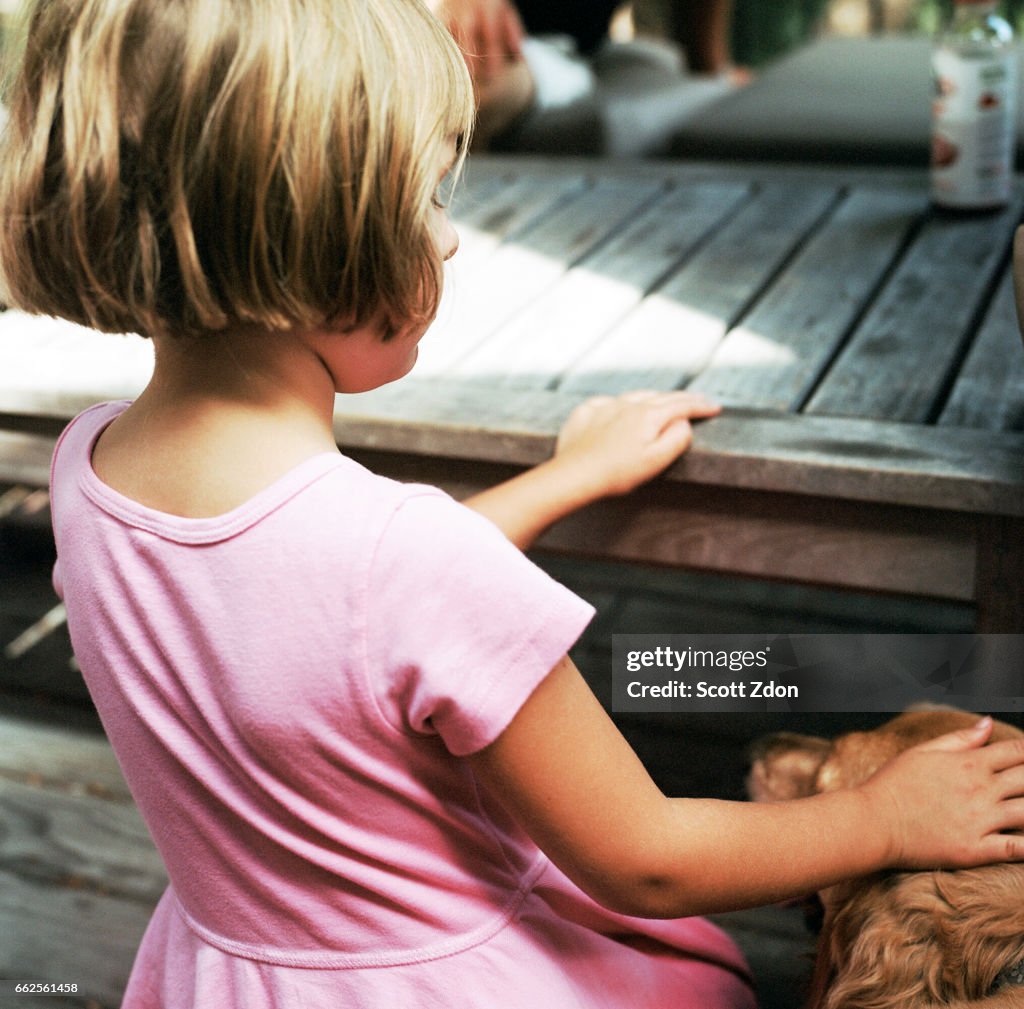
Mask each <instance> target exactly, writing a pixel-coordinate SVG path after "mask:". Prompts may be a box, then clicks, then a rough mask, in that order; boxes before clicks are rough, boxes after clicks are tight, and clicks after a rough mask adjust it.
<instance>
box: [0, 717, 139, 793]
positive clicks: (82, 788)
mask: <svg viewBox="0 0 1024 1009" xmlns="http://www.w3.org/2000/svg"><path fill="white" fill-rule="evenodd" d="M0 777H2V778H4V779H7V780H8V781H16V782H21V783H26V784H34V785H36V786H40V787H41V786H46V787H49V788H57V789H60V790H67V791H69V792H71V793H73V794H80V795H86V794H88V795H95V796H100V797H108V798H112V799H117V800H120V801H127V800H128V799H130V793H129V791H128V786H127V784H126V783H125V780H124V775H122V774H121V768H120V767H119V766H118V763H117V760H116V758H115V757H114V753H113V751H112V750H111V749H110V744H109V743H108V742H107V740H106V737H105V736H103V735H102V733H98V732H94V731H90V730H88V729H84V728H75V727H73V726H70V725H52V724H45V723H43V724H40V723H39V722H37V721H34V720H32V719H29V718H24V717H16V716H14V715H12V714H10V713H8V712H0Z"/></svg>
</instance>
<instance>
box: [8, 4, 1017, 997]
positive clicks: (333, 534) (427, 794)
mask: <svg viewBox="0 0 1024 1009" xmlns="http://www.w3.org/2000/svg"><path fill="white" fill-rule="evenodd" d="M10 100H11V120H10V124H9V126H8V128H7V131H6V133H5V135H4V140H3V143H4V149H3V153H2V164H0V214H2V222H0V223H2V227H0V263H2V267H3V274H4V287H5V291H4V296H5V297H6V298H7V299H8V300H9V301H10V302H11V303H13V304H16V305H20V306H22V307H24V308H26V309H29V310H32V311H39V312H48V313H52V314H56V315H60V316H63V317H65V318H68V319H73V320H75V321H77V322H82V323H86V324H88V325H91V326H95V327H98V328H99V329H103V330H107V331H113V332H116V331H124V330H137V331H139V332H141V333H143V334H145V335H147V336H149V337H151V338H152V339H153V340H154V343H155V346H156V367H155V371H154V374H153V378H152V381H151V383H150V384H149V386H148V387H147V388H146V390H145V391H144V392H143V394H142V395H141V396H140V397H139V399H138V400H136V401H135V402H134V403H132V404H125V403H108V404H103V405H100V406H97V407H94V408H93V409H91V410H88V411H86V412H85V413H84V414H82V415H81V416H80V417H78V418H77V419H76V420H75V421H74V422H73V423H72V424H71V425H70V426H69V428H68V429H67V430H66V432H65V433H64V435H63V437H62V439H61V442H60V444H59V446H58V448H57V452H56V455H55V459H54V468H53V482H52V493H53V514H54V524H55V532H56V537H57V546H58V553H59V561H58V566H57V569H56V572H55V581H56V584H57V586H58V590H59V591H61V592H62V593H63V595H64V597H65V599H66V602H67V606H68V613H69V621H70V627H71V632H72V638H73V641H74V646H75V651H76V654H77V656H78V658H79V661H80V663H81V666H82V669H83V672H84V674H85V677H86V679H87V681H88V684H89V688H90V690H91V692H92V694H93V697H94V699H95V702H96V706H97V708H98V710H99V712H100V714H101V716H102V718H103V722H104V725H105V727H106V730H107V732H108V734H109V736H110V739H111V742H112V743H113V745H114V747H115V749H116V751H117V754H118V757H119V759H120V760H121V762H122V764H123V767H124V771H125V774H126V776H127V779H128V781H129V784H130V786H131V788H132V791H133V794H134V796H135V798H136V799H137V801H138V805H139V808H140V809H141V811H142V813H143V815H144V816H145V818H146V820H147V822H148V824H149V826H150V829H151V831H152V834H153V838H154V840H155V841H156V844H157V845H158V847H159V849H160V852H161V854H162V856H163V858H164V860H165V862H166V864H167V869H168V872H169V874H170V879H171V886H170V888H169V890H168V891H167V894H166V895H165V897H164V898H163V900H162V901H161V903H160V905H159V907H158V908H157V910H156V912H155V915H154V918H153V920H152V923H151V926H150V928H149V930H148V931H147V933H146V936H145V939H144V941H143V944H142V947H141V950H140V952H139V955H138V958H137V961H136V965H135V969H134V971H133V973H132V977H131V980H130V983H129V986H128V990H127V993H126V995H125V999H124V1006H125V1009H156V1007H161V1009H186V1007H204V1009H206V1007H209V1009H221V1007H225V1006H238V1007H240V1009H241V1007H244V1009H269V1007H287V1009H299V1007H302V1009H328V1007H330V1009H338V1007H341V1006H344V1007H347V1009H352V1007H367V1009H385V1007H386V1009H391V1007H402V1009H416V1007H428V1006H442V1005H443V1006H445V1007H448V1009H481V1007H495V1009H536V1007H538V1006H551V1007H557V1009H572V1007H580V1009H583V1007H586V1009H594V1007H601V1006H606V1007H618V1009H621V1007H627V1006H629V1007H634V1006H643V1007H663V1006H665V1007H667V1006H673V1007H687V1006H690V1007H695V1009H696V1007H700V1009H719V1007H730V1009H735V1007H749V1006H751V1005H752V996H751V991H750V987H749V983H748V978H747V975H746V972H745V968H744V965H743V962H742V959H741V958H740V956H739V954H738V953H737V951H736V950H735V948H734V947H733V946H732V945H731V943H730V942H729V941H728V940H727V939H726V938H725V937H724V936H723V935H722V933H720V932H719V931H717V930H716V929H715V928H713V927H712V926H711V925H709V924H708V923H706V922H704V921H703V920H701V919H699V918H684V919H683V920H674V919H679V918H681V917H682V916H686V915H692V914H695V913H699V912H706V911H712V910H719V909H725V908H734V907H738V906H741V905H751V904H758V903H763V902H767V901H774V900H777V899H780V898H783V897H787V896H790V895H794V894H800V893H804V892H806V891H809V890H812V889H815V888H818V887H822V886H827V885H828V884H830V883H833V882H835V881H837V880H839V879H842V878H844V877H847V876H850V875H853V874H860V873H867V872H871V871H875V870H878V869H881V868H883V867H886V866H937V865H946V866H966V865H972V864H976V863H980V862H984V861H990V860H997V859H1002V858H1013V859H1019V858H1022V857H1024V838H1021V837H1014V836H1010V835H1009V834H1008V833H1007V832H1008V831H1009V830H1010V829H1012V828H1019V827H1021V826H1024V801H1022V800H1021V799H1020V798H1018V797H1019V796H1020V795H1021V794H1022V792H1024V765H1022V761H1024V753H1022V752H1021V749H1020V747H1015V746H1013V745H1010V744H999V745H991V746H988V747H985V748H984V749H982V748H981V746H982V744H983V743H984V742H985V740H986V738H987V733H988V731H989V728H988V725H987V723H985V722H982V723H979V725H978V727H977V728H976V729H975V730H974V731H973V732H971V733H966V734H961V735H959V736H950V737H943V738H942V739H941V740H939V741H937V742H935V743H933V744H932V745H930V746H927V747H924V748H921V749H919V750H915V751H911V752H910V753H909V754H907V755H905V756H903V757H901V758H899V759H898V760H897V761H896V762H894V763H893V764H891V765H889V766H888V767H887V768H886V769H884V770H883V771H882V772H881V773H880V774H879V775H878V776H877V777H875V778H874V779H872V780H871V781H869V782H868V783H867V784H866V785H864V786H863V787H860V788H857V789H853V790H850V791H846V792H838V793H834V794H829V795H824V796H819V797H816V798H812V799H806V800H800V801H796V802H792V803H780V804H777V805H774V804H764V805H752V804H746V803H726V802H714V801H703V800H685V799H684V800H678V799H668V798H666V797H664V796H663V795H661V794H660V792H658V791H657V789H656V788H655V787H654V785H653V784H652V783H651V781H650V779H649V778H648V776H647V775H646V773H645V771H644V769H643V768H642V766H641V765H640V764H639V762H638V761H637V759H636V757H635V756H634V755H633V754H632V753H631V752H630V750H629V749H628V748H627V746H626V744H625V742H624V741H623V739H622V738H621V736H620V735H619V734H618V732H617V731H616V730H615V728H614V727H613V725H612V723H611V722H610V721H609V719H608V718H607V717H606V716H605V714H604V712H603V711H602V709H601V708H600V706H599V705H598V704H597V702H596V701H595V699H594V698H593V696H592V695H591V694H590V693H589V692H588V690H587V688H586V687H585V685H584V684H583V681H582V680H581V678H580V676H579V674H578V673H577V671H576V670H575V668H574V667H573V665H572V663H571V662H570V661H569V660H568V659H567V658H566V657H565V653H566V650H567V649H568V648H569V647H570V646H571V645H572V643H573V642H574V641H575V640H576V638H577V636H578V635H579V634H580V632H581V630H582V628H583V627H584V625H585V624H586V622H587V620H588V619H589V617H590V615H591V612H590V609H589V607H588V606H587V605H585V604H584V603H583V602H581V601H580V600H578V599H577V598H575V597H574V596H573V595H571V594H570V593H569V592H568V591H566V590H564V589H563V588H561V587H560V586H558V585H557V584H554V583H553V582H551V581H550V580H549V579H548V578H547V577H546V576H545V575H543V574H542V573H541V572H539V571H538V570H537V569H536V568H535V567H533V566H532V565H531V564H530V563H529V562H528V561H527V560H526V559H525V558H524V556H523V555H522V554H521V553H520V552H519V550H518V549H517V548H516V546H515V545H514V544H519V545H525V544H526V543H528V542H529V541H530V540H531V539H532V537H533V536H535V535H536V534H537V532H538V531H539V530H540V529H542V528H543V527H544V526H545V525H546V524H548V523H549V522H551V521H553V520H554V519H556V518H558V517H559V516H560V515H563V514H565V513H566V512H567V511H570V510H572V509H573V508H575V507H578V506H580V505H582V504H584V503H586V502H588V501H591V500H594V499H595V498H597V497H600V496H602V495H605V494H610V493H621V492H624V491H627V490H629V489H631V488H632V487H635V486H636V485H637V484H638V483H640V482H641V481H643V480H645V479H646V478H648V477H650V476H652V475H654V474H655V473H656V472H658V471H659V470H660V469H661V468H663V467H664V466H665V465H667V463H668V462H669V461H670V460H671V459H672V458H674V457H675V456H676V455H678V454H679V453H680V452H681V451H683V450H684V449H685V447H686V445H687V444H688V441H689V425H688V419H689V418H691V417H693V416H699V415H708V414H711V413H713V412H715V408H714V407H712V406H710V405H709V404H706V403H704V402H702V401H700V400H698V399H696V398H693V397H689V396H686V395H678V394H672V395H657V394H644V393H640V394H635V395H633V396H629V397H624V398H622V399H615V400H598V401H596V402H592V403H590V404H588V405H587V406H586V407H585V408H584V409H583V410H582V411H581V412H579V413H577V414H576V415H574V416H573V417H572V418H571V419H570V421H569V423H568V424H567V426H566V429H565V431H564V432H563V436H562V438H561V439H560V444H559V451H558V452H557V453H556V455H555V457H554V458H553V460H552V461H551V462H549V463H547V464H545V465H544V466H541V467H539V468H538V469H537V470H535V471H533V472H531V473H528V474H526V475H525V476H523V477H521V478H519V479H517V480H515V481H513V482H512V483H511V484H507V485H504V486H502V487H499V488H496V489H495V490H493V491H491V492H489V493H487V494H484V495H481V496H480V497H479V498H477V499H475V500H472V501H470V502H467V504H457V503H455V502H454V501H452V500H451V499H449V498H447V497H446V496H445V495H443V494H441V493H440V492H438V491H436V490H433V489H430V488H425V487H420V486H403V485H399V484H396V483H393V482H390V481H388V480H384V479H382V478H379V477H376V476H374V475H373V474H371V473H369V472H367V471H366V470H365V469H363V468H362V467H361V466H359V465H357V464H356V463H354V462H353V461H351V460H349V459H346V458H345V457H344V456H342V455H340V454H339V453H338V451H337V448H336V445H335V441H334V437H333V433H332V415H333V406H334V397H335V393H336V392H349V391H356V390H365V389H370V388H373V387H375V386H379V385H381V384H383V383H386V382H390V381H394V380H395V379H398V378H399V377H401V376H402V375H403V374H405V373H406V372H407V371H408V370H409V369H410V368H411V367H412V365H413V363H414V360H415V356H416V344H417V341H418V340H419V339H420V337H421V336H422V334H423V332H424V330H425V328H426V327H427V325H428V323H429V322H430V320H431V319H432V317H433V314H434V311H435V308H436V305H437V300H438V296H439V292H440V286H441V268H442V261H443V260H444V259H445V258H446V257H447V256H449V255H451V253H452V252H453V251H454V249H455V245H456V238H455V235H454V233H453V232H452V229H451V227H450V226H449V225H448V223H447V221H446V219H445V215H444V211H443V209H442V208H441V207H440V206H439V205H438V203H437V200H436V197H435V193H436V188H437V185H438V183H439V181H440V180H441V178H442V176H444V175H445V174H446V173H447V172H448V170H449V168H450V166H451V164H452V161H453V159H454V160H456V161H457V160H458V153H457V149H458V148H459V146H460V144H462V143H464V142H465V137H466V135H467V133H468V130H469V127H470V120H471V113H472V109H471V91H470V84H469V81H468V79H467V75H466V70H465V66H464V63H463V60H462V58H461V56H460V54H459V52H458V51H457V49H456V48H455V46H454V45H453V44H452V42H451V40H450V38H449V37H448V36H447V35H446V34H445V33H444V31H443V30H442V29H441V28H439V26H438V24H437V22H435V21H434V20H433V19H432V17H431V16H430V15H429V14H427V13H426V11H425V9H424V8H422V7H421V6H420V4H419V3H418V0H38V2H37V3H36V4H35V7H34V10H33V11H32V12H31V17H30V24H29V31H28V41H27V49H26V52H25V57H24V62H23V66H22V68H21V70H20V75H19V77H18V79H17V80H16V82H15V85H14V90H13V94H12V95H11V99H10ZM467 505H468V506H467ZM475 512H482V513H483V514H484V516H488V517H482V516H481V515H480V514H476V513H475ZM501 530H503V531H504V534H505V535H503V533H502V531H501ZM510 540H511V542H510ZM549 859H550V860H549ZM647 919H650V920H647ZM83 941H87V937H83Z"/></svg>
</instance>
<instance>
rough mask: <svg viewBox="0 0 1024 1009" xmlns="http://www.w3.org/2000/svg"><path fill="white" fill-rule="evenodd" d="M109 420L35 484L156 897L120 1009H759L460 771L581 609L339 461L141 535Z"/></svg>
mask: <svg viewBox="0 0 1024 1009" xmlns="http://www.w3.org/2000/svg"><path fill="white" fill-rule="evenodd" d="M125 406H126V404H123V403H113V404H104V405H100V406H98V407H94V408H93V409H91V410H88V411H86V412H85V413H84V414H82V415H81V416H80V417H79V418H78V419H77V420H76V421H74V422H73V423H72V424H71V425H70V427H69V428H68V429H67V430H66V431H65V433H64V435H63V436H62V439H61V442H60V444H59V445H58V449H57V453H56V455H55V459H54V469H53V482H52V492H53V516H54V527H55V532H56V537H57V548H58V558H59V559H58V562H57V568H56V570H55V573H54V578H55V583H56V585H57V588H58V591H59V592H61V593H62V594H63V596H64V598H65V601H66V603H67V607H68V616H69V625H70V628H71V634H72V639H73V643H74V647H75V652H76V655H77V656H78V659H79V662H80V664H81V667H82V671H83V673H84V675H85V678H86V680H87V682H88V685H89V689H90V691H91V693H92V696H93V698H94V700H95V703H96V706H97V708H98V710H99V712H100V715H101V717H102V719H103V723H104V726H105V728H106V730H107V733H108V735H109V737H110V740H111V743H112V744H113V746H114V749H115V751H116V753H117V755H118V758H119V760H120V761H121V764H122V767H123V768H124V772H125V775H126V777H127V779H128V783H129V785H130V787H131V789H132V793H133V795H134V797H135V799H136V801H137V803H138V806H139V809H140V810H141V812H142V814H143V816H144V817H145V819H146V822H147V823H148V825H149V828H150V831H151V833H152V835H153V839H154V841H155V842H156V845H157V847H158V848H159V850H160V853H161V855H162V856H163V859H164V861H165V863H166V866H167V870H168V873H169V877H170V881H171V885H170V887H169V889H168V890H167V892H166V894H165V895H164V897H163V899H162V900H161V902H160V904H159V905H158V907H157V909H156V912H155V914H154V916H153V919H152V922H151V924H150V926H149V929H148V930H147V932H146V935H145V938H144V939H143V942H142V946H141V948H140V950H139V953H138V956H137V959H136V962H135V966H134V969H133V972H132V975H131V979H130V981H129V984H128V989H127V992H126V994H125V999H124V1003H123V1006H124V1009H158V1007H159V1009H200V1007H201V1009H272V1007H273V1009H362V1007H365V1009H426V1007H444V1009H539V1007H545V1009H546V1007H552V1009H574V1007H579V1009H584V1007H585V1009H596V1007H616V1009H621V1007H626V1006H630V1007H641V1006H643V1007H666V1009H667V1007H672V1009H686V1007H692V1009H741V1007H742V1009H750V1007H752V1006H753V1004H754V999H753V996H752V994H751V989H750V985H749V980H748V976H747V970H746V966H745V964H744V962H743V959H742V957H741V956H740V954H739V952H738V951H737V949H736V948H735V946H734V945H733V944H732V942H731V941H730V940H729V939H728V938H727V937H726V936H725V935H724V934H723V933H722V932H721V931H720V930H718V929H717V928H716V927H714V926H713V925H711V924H710V923H708V922H706V921H704V920H702V919H696V918H694V919H684V920H680V921H642V920H639V919H633V918H627V917H625V916H622V915H617V914H612V913H610V912H608V911H605V910H604V909H602V908H601V907H600V906H598V905H597V904H596V903H594V902H593V901H592V900H590V899H589V898H588V897H586V896H585V895H584V894H583V893H582V892H581V891H580V890H579V889H577V888H576V887H575V886H574V885H573V884H572V883H571V882H570V881H569V880H568V879H566V877H565V876H563V875H562V874H561V873H560V872H559V871H558V870H557V869H556V868H555V867H554V866H553V865H552V864H551V863H550V862H548V860H547V859H546V858H545V856H544V855H543V854H542V853H541V852H540V851H539V850H538V849H537V847H536V846H535V845H534V844H533V843H532V842H531V840H530V839H529V838H528V837H527V836H526V835H525V834H524V833H523V832H522V831H521V830H520V829H519V828H518V827H517V826H516V824H515V823H514V822H512V821H511V819H510V818H509V817H508V816H507V815H506V814H505V813H504V811H503V809H502V807H501V806H500V804H499V803H498V802H496V801H495V799H494V797H493V796H491V795H488V794H486V793H485V792H484V790H483V789H482V787H481V786H480V784H479V783H478V782H477V781H476V780H475V778H474V776H473V774H472V773H471V772H470V768H469V765H468V762H467V761H465V760H463V759H461V758H462V757H463V756H464V755H466V754H469V753H472V752H474V751H475V750H478V749H479V748H481V747H483V746H485V745H487V744H488V743H489V742H490V741H492V740H493V739H495V738H496V737H497V736H498V735H499V733H500V732H501V731H502V730H503V729H504V728H505V726H506V725H507V724H508V723H509V721H510V720H511V719H512V717H513V716H514V714H515V713H516V711H517V710H518V708H519V707H520V705H522V703H523V702H524V700H525V699H526V698H527V697H528V696H529V694H530V692H531V691H532V690H533V689H534V687H535V686H536V685H537V683H538V682H539V681H540V680H541V679H542V678H543V677H544V675H545V674H546V673H547V672H548V671H549V670H550V668H551V667H552V666H553V665H554V664H555V662H556V661H557V660H558V659H559V658H560V657H561V656H562V655H563V654H564V653H565V651H566V650H567V649H568V648H569V647H570V646H571V645H572V644H573V642H574V641H575V640H576V638H577V637H578V635H579V634H580V632H581V630H582V629H583V627H584V626H585V625H586V623H587V621H588V620H589V619H590V617H591V609H590V607H589V606H588V605H587V604H586V603H584V602H582V601H581V600H580V599H578V598H577V597H576V596H574V595H573V594H572V593H570V592H569V591H568V590H566V589H565V588H563V587H562V586H560V585H558V584H557V583H555V582H553V581H552V580H551V579H549V578H548V577H547V575H545V574H544V573H543V572H541V571H540V570H539V569H538V568H536V566H534V565H533V564H531V563H530V562H529V561H528V560H527V559H526V558H524V557H523V556H522V554H521V553H519V551H517V550H516V549H515V548H514V547H513V546H512V545H511V544H509V543H508V542H507V541H506V540H505V538H504V537H503V536H502V535H501V533H500V532H499V531H498V530H497V529H496V528H495V527H494V526H493V525H491V524H490V523H489V522H488V521H486V520H485V519H483V518H481V517H479V516H478V515H476V514H474V513H473V512H471V511H470V510H469V509H466V508H464V507H463V506H461V505H459V504H457V503H456V502H454V501H452V500H451V499H450V498H449V497H447V496H446V495H444V494H442V493H441V492H440V491H437V490H435V489H433V488H427V487H422V486H410V485H402V484H398V483H395V482H393V481H390V480H386V479H383V478H381V477H378V476H375V475H373V474H372V473H370V472H368V471H367V470H366V469H364V468H363V467H361V466H359V465H358V464H357V463H355V462H353V461H351V460H349V459H347V458H345V457H344V456H341V455H339V454H336V453H325V454H323V455H319V456H316V457H314V458H311V459H309V460H307V461H306V462H304V463H302V464H301V465H299V466H298V467H296V468H295V469H294V470H293V471H291V472H290V473H288V474H287V475H286V476H284V477H282V478H281V479H280V480H278V481H277V482H276V483H274V484H273V485H272V486H270V487H268V488H267V489H266V490H264V491H262V492H261V493H259V494H257V495H256V496H255V497H254V498H252V499H251V500H250V501H248V502H247V503H246V504H244V505H242V506H241V507H239V508H237V509H235V510H233V511H231V512H229V513H227V514H224V515H221V516H217V517H215V518H202V519H185V518H180V517H176V516H172V515H167V514H164V513H161V512H156V511H153V510H151V509H148V508H145V507H143V506H141V505H139V504H137V503H135V502H133V501H131V500H129V499H127V498H125V497H124V496H122V495H120V494H118V493H116V492H115V491H113V490H112V489H111V488H109V487H107V486H106V485H105V484H103V483H102V482H101V481H100V480H99V479H98V478H97V476H96V475H95V473H94V472H93V470H92V467H91V465H90V461H89V460H90V455H91V448H92V445H93V443H94V442H95V440H96V438H97V436H98V435H99V433H100V432H101V431H102V429H103V428H104V427H105V426H106V425H107V424H108V423H109V422H110V421H111V420H112V419H113V418H114V417H115V416H117V414H118V413H119V412H120V411H121V410H123V409H124V408H125ZM613 829H619V828H613ZM637 935H644V936H647V937H650V938H651V939H654V940H656V941H654V942H650V941H647V942H646V944H641V943H638V942H637V941H636V940H635V939H631V937H633V936H637ZM641 947H642V948H641Z"/></svg>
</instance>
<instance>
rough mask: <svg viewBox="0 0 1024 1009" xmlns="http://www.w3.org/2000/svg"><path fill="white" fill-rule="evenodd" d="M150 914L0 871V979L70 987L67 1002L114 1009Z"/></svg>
mask: <svg viewBox="0 0 1024 1009" xmlns="http://www.w3.org/2000/svg"><path fill="white" fill-rule="evenodd" d="M151 915H152V908H151V907H150V905H149V904H142V903H138V902H137V901H130V900H123V899H120V898H116V897H108V896H105V895H103V894H100V893H95V892H92V891H89V890H86V889H80V888H79V889H76V888H73V887H54V886H50V885H48V884H44V883H38V882H35V881H34V880H25V879H22V878H21V877H20V876H18V875H16V874H13V873H10V872H6V871H3V870H0V935H2V936H3V941H2V942H0V977H6V978H12V979H15V980H53V981H69V982H74V983H77V984H78V985H79V986H80V994H79V999H81V1001H77V1000H76V1001H75V1002H73V1003H71V1004H77V1005H83V1006H84V1005H88V1004H89V1001H90V1000H91V1001H93V1002H98V1003H99V1005H100V1006H101V1007H103V1009H115V1007H116V1006H119V1005H120V1004H121V996H122V995H123V994H124V987H125V984H126V982H127V980H128V974H129V972H130V970H131V965H132V963H133V961H134V959H135V953H136V950H137V949H138V947H139V943H140V942H141V940H142V935H143V933H144V932H145V929H146V925H147V924H148V922H149V919H150V916H151ZM69 1002H70V1000H69ZM25 1004H26V1005H36V1004H37V1002H36V1000H35V999H29V1000H26V1003H25Z"/></svg>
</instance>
